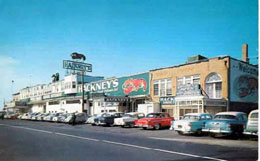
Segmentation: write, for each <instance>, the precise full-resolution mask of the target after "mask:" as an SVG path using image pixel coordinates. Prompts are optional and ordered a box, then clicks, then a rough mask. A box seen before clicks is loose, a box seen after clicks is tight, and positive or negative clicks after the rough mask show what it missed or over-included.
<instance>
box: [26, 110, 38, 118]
mask: <svg viewBox="0 0 260 161" xmlns="http://www.w3.org/2000/svg"><path fill="white" fill-rule="evenodd" d="M38 114H39V113H37V112H36V113H29V115H28V119H27V120H32V118H33V117H34V116H36V115H38Z"/></svg>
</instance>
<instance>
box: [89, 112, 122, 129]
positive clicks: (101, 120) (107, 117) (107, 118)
mask: <svg viewBox="0 0 260 161" xmlns="http://www.w3.org/2000/svg"><path fill="white" fill-rule="evenodd" d="M123 115H124V113H122V112H115V113H104V114H102V115H101V116H100V117H97V118H95V119H94V124H95V125H103V126H104V125H105V126H112V125H113V124H114V119H115V118H120V117H122V116H123Z"/></svg>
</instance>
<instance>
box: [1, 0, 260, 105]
mask: <svg viewBox="0 0 260 161" xmlns="http://www.w3.org/2000/svg"><path fill="white" fill-rule="evenodd" d="M244 43H247V44H248V50H249V58H251V59H250V61H251V63H252V64H258V59H257V57H258V1H257V0H250V1H248V0H228V1H227V0H196V1H194V0H124V1H121V0H62V1H54V0H11V1H10V0H0V75H1V77H0V109H1V107H2V106H3V102H4V101H10V100H11V99H12V93H15V92H18V91H19V90H20V89H22V88H24V87H26V86H32V85H36V84H46V83H49V82H51V76H52V74H54V73H57V72H59V73H60V76H61V78H63V77H64V75H65V70H64V69H62V62H63V60H68V59H70V54H71V53H73V52H78V53H82V54H85V55H86V61H85V62H86V63H90V64H92V70H93V71H92V73H88V74H89V75H93V76H105V77H113V76H117V77H119V76H124V75H130V74H135V73H140V72H147V71H149V70H151V69H157V68H162V67H168V66H174V65H178V64H183V63H185V62H186V60H187V57H189V56H192V55H198V54H200V55H203V56H206V57H208V58H212V57H216V56H220V55H228V56H231V57H234V58H236V59H241V57H242V54H241V50H242V49H241V48H242V44H244ZM12 80H13V83H12Z"/></svg>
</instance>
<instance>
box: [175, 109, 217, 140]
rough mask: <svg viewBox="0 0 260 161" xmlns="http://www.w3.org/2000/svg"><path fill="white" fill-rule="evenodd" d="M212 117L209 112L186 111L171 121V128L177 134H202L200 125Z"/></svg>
mask: <svg viewBox="0 0 260 161" xmlns="http://www.w3.org/2000/svg"><path fill="white" fill-rule="evenodd" d="M212 118H213V117H212V115H211V114H209V113H188V114H185V115H184V116H183V117H182V119H181V120H178V121H172V123H173V130H174V131H176V132H178V133H179V134H191V133H193V134H198V135H201V134H202V127H203V126H204V125H205V123H206V122H207V121H208V120H211V119H212Z"/></svg>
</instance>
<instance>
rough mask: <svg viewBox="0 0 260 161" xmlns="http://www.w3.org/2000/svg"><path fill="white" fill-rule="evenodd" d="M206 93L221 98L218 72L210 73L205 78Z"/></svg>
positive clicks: (220, 83)
mask: <svg viewBox="0 0 260 161" xmlns="http://www.w3.org/2000/svg"><path fill="white" fill-rule="evenodd" d="M206 93H207V95H208V96H209V98H216V99H220V98H222V79H221V77H220V75H219V74H217V73H212V74H210V75H209V76H208V77H207V78H206Z"/></svg>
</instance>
